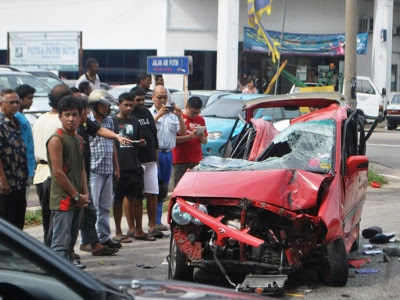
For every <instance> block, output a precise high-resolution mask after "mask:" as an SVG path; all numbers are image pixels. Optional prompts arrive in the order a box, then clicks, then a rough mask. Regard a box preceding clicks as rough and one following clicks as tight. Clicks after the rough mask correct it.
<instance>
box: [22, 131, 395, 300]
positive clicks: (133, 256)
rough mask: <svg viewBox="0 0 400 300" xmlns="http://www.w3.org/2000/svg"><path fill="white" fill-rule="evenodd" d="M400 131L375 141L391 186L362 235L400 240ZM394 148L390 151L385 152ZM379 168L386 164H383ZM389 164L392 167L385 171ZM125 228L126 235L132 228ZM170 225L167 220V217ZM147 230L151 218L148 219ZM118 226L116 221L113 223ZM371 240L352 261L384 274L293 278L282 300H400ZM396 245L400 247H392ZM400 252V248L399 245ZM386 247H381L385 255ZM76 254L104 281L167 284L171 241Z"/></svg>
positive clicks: (376, 200)
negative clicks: (372, 230)
mask: <svg viewBox="0 0 400 300" xmlns="http://www.w3.org/2000/svg"><path fill="white" fill-rule="evenodd" d="M399 132H400V131H391V132H388V131H386V130H385V129H384V128H379V129H378V130H377V132H375V134H374V135H373V136H372V138H371V140H370V141H369V143H371V145H368V146H367V148H368V150H367V152H368V154H369V155H370V156H371V159H370V160H371V162H372V163H371V166H372V167H373V168H374V169H375V171H377V172H378V173H379V174H384V175H386V176H387V178H388V179H389V184H388V185H384V186H382V187H381V188H380V189H374V188H370V187H369V188H368V193H367V201H366V203H365V205H364V210H363V215H362V221H361V229H364V228H367V227H370V226H380V227H382V228H383V230H384V232H385V233H389V232H394V233H396V237H398V238H400V230H399V228H400V218H399V217H398V212H399V211H400V199H399V197H398V194H399V190H400V167H399V159H398V156H397V157H396V154H397V153H398V150H397V149H396V147H393V146H395V145H399V144H400V142H399V141H400V139H399V137H400V134H399ZM385 145H389V146H385ZM374 147H375V148H374ZM388 155H392V157H393V158H392V159H393V161H392V162H390V161H387V162H386V160H385V159H386V156H388ZM374 161H375V162H380V161H383V162H384V163H383V164H376V163H374ZM386 164H387V166H385V165H386ZM123 221H124V224H123V226H124V228H125V230H126V228H127V226H126V222H125V220H123ZM164 222H165V215H164ZM143 223H144V224H147V216H145V217H144V220H143ZM111 224H112V225H113V220H111ZM26 232H28V233H29V234H31V235H33V236H35V237H36V238H38V239H39V240H40V239H41V235H42V230H41V227H40V226H39V227H34V228H29V229H27V230H26ZM367 243H368V240H365V239H363V238H361V245H360V250H359V251H357V252H353V253H352V254H351V258H370V259H371V263H369V264H367V265H365V266H364V267H366V268H372V269H378V270H379V273H374V274H356V273H355V269H350V278H349V281H348V284H347V285H346V286H345V287H341V288H333V287H327V286H325V285H323V284H322V283H320V281H319V280H318V278H317V275H316V273H315V272H314V271H313V270H305V271H304V272H303V273H300V274H299V275H296V276H294V277H292V278H291V279H290V281H289V289H288V290H287V291H286V294H285V295H283V296H281V298H282V299H295V298H296V299H297V298H299V297H301V298H303V299H310V300H313V299H324V300H328V299H341V298H348V299H400V261H399V258H398V257H389V256H388V257H387V258H388V260H389V261H388V262H387V263H383V255H382V254H379V255H376V256H366V255H364V254H363V253H362V251H363V250H364V249H363V245H364V244H367ZM391 245H394V244H391ZM396 245H399V246H400V243H396ZM384 246H386V245H382V246H380V247H379V249H380V250H382V249H383V247H384ZM76 250H77V251H76V252H77V253H78V254H80V255H81V257H82V262H83V263H84V264H86V265H87V269H86V271H87V272H88V273H90V274H92V275H94V276H96V277H98V278H109V277H113V278H115V277H118V276H132V277H147V278H154V279H167V277H168V274H167V271H168V267H167V265H166V264H165V257H166V256H167V255H168V252H169V238H164V239H159V240H157V241H155V242H144V241H136V240H134V241H133V242H132V243H130V244H123V248H122V249H121V250H120V252H119V253H118V254H117V255H115V256H112V257H94V256H92V255H91V254H89V253H87V252H81V251H79V247H78V245H77V247H76ZM195 277H196V279H197V280H198V282H202V283H211V284H216V285H222V286H226V283H225V282H224V280H223V279H221V278H220V276H218V274H201V273H199V274H197V276H195Z"/></svg>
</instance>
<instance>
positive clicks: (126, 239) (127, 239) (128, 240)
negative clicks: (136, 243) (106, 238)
mask: <svg viewBox="0 0 400 300" xmlns="http://www.w3.org/2000/svg"><path fill="white" fill-rule="evenodd" d="M112 240H113V241H114V242H117V243H132V239H131V238H130V237H128V236H125V235H120V236H114V237H113V238H112Z"/></svg>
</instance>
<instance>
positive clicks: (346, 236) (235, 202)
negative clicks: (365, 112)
mask: <svg viewBox="0 0 400 300" xmlns="http://www.w3.org/2000/svg"><path fill="white" fill-rule="evenodd" d="M277 107H279V108H281V107H283V108H284V109H287V110H299V108H300V107H309V108H310V111H311V112H309V113H306V114H303V115H300V116H299V117H297V118H294V119H292V120H286V121H281V122H279V123H278V124H274V125H273V124H272V123H271V122H268V121H265V120H264V119H263V118H259V119H255V118H254V117H257V116H258V117H260V116H262V115H263V111H271V109H270V108H277ZM243 109H244V110H245V112H246V119H245V121H246V126H245V127H244V128H243V130H242V131H241V133H240V134H238V135H237V136H236V137H235V139H234V142H233V150H232V153H231V156H230V158H221V157H213V156H210V157H206V158H204V159H203V160H202V161H201V163H200V164H199V165H198V166H197V167H196V168H195V169H193V170H189V171H188V172H187V173H186V174H185V175H184V176H183V178H182V179H181V181H180V182H179V184H178V185H177V187H176V188H175V190H174V192H173V194H172V197H171V199H170V203H169V214H168V221H169V223H170V225H171V231H172V234H171V245H170V267H169V273H170V274H169V276H170V278H173V279H180V280H191V279H192V278H193V271H194V268H203V269H207V270H208V271H214V272H215V271H217V272H221V273H222V274H223V275H224V276H225V278H226V279H227V280H228V281H229V282H230V283H231V284H232V285H233V286H235V287H236V289H237V290H239V291H247V292H254V291H255V292H258V293H278V292H281V291H282V289H283V287H284V283H285V281H286V280H287V276H288V275H289V274H290V273H292V272H295V271H299V270H301V269H302V268H303V266H304V265H305V264H312V265H315V268H316V269H317V271H318V274H319V276H320V278H321V279H322V280H323V281H324V282H325V283H326V284H328V285H331V286H343V285H345V284H346V282H347V279H348V263H347V254H348V253H349V252H350V251H351V250H352V249H353V250H354V249H357V247H358V241H359V226H360V225H359V224H360V219H361V213H362V208H363V204H364V202H365V199H366V191H367V184H368V176H367V171H368V158H367V157H366V156H365V147H366V140H367V139H368V138H369V136H370V134H371V133H372V131H373V129H374V128H375V126H376V124H377V122H378V120H376V122H375V123H374V125H373V126H372V127H371V129H372V130H370V132H368V134H366V133H365V131H364V128H363V126H362V124H363V120H362V119H361V118H360V116H359V113H358V112H357V111H352V110H350V108H349V107H348V106H347V105H346V104H345V102H344V99H343V96H342V95H341V94H338V93H307V94H293V95H280V96H274V97H266V98H262V99H256V100H252V101H249V102H247V103H246V104H245V106H244V108H243ZM270 119H271V118H270ZM282 123H284V124H282ZM232 132H233V130H232Z"/></svg>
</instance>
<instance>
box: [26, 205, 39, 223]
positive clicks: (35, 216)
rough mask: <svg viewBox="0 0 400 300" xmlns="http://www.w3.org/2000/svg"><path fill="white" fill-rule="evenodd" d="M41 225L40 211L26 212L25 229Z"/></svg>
mask: <svg viewBox="0 0 400 300" xmlns="http://www.w3.org/2000/svg"><path fill="white" fill-rule="evenodd" d="M40 224H42V210H41V209H38V210H27V211H26V214H25V227H31V226H36V225H40Z"/></svg>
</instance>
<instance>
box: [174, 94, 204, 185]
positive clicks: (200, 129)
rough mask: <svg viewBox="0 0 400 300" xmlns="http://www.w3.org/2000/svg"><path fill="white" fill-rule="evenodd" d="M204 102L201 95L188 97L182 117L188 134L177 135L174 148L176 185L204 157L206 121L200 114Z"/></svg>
mask: <svg viewBox="0 0 400 300" xmlns="http://www.w3.org/2000/svg"><path fill="white" fill-rule="evenodd" d="M202 106H203V102H202V101H201V99H200V98H199V97H195V96H194V97H191V98H189V99H188V101H187V104H186V106H185V110H184V111H182V117H183V120H184V121H185V125H186V130H187V135H185V136H181V135H179V134H177V136H176V147H175V148H174V149H173V150H172V157H173V160H172V162H173V169H172V173H173V177H174V187H175V186H176V185H177V184H178V182H179V180H180V179H181V178H182V176H183V175H184V174H185V172H186V170H187V169H191V168H193V167H195V166H196V165H197V164H198V163H199V162H200V161H201V159H202V156H203V155H202V152H201V144H206V143H207V136H208V134H207V129H206V122H205V121H204V119H203V117H202V116H200V113H201V109H202Z"/></svg>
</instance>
